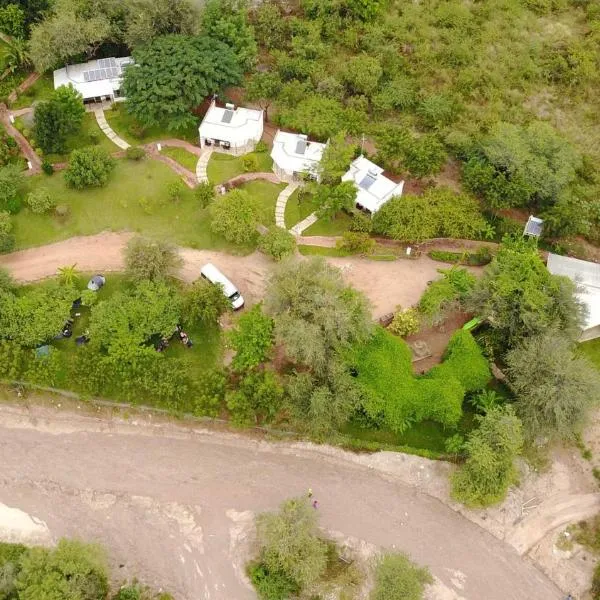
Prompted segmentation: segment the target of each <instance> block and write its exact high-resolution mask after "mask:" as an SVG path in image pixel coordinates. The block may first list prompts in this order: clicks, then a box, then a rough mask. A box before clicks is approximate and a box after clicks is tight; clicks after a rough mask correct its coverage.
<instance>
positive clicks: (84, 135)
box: [15, 113, 119, 163]
mask: <svg viewBox="0 0 600 600" xmlns="http://www.w3.org/2000/svg"><path fill="white" fill-rule="evenodd" d="M15 127H16V128H17V129H19V131H21V132H22V133H23V135H24V136H25V137H26V138H27V139H28V140H29V141H30V142H31V143H32V145H34V146H35V142H34V141H33V137H32V134H31V129H29V128H28V126H27V125H26V122H25V119H24V118H23V117H17V118H16V119H15ZM85 146H100V147H102V148H104V149H105V150H106V151H107V152H116V151H117V150H119V147H118V146H116V145H115V144H113V143H112V142H111V141H110V140H109V139H108V138H107V137H106V136H105V135H104V133H102V130H101V129H100V127H99V126H98V123H97V122H96V117H95V116H94V115H93V114H92V113H85V115H84V117H83V122H82V124H81V131H79V132H78V133H76V134H75V135H72V136H70V137H69V138H68V139H67V143H66V151H65V152H64V154H47V155H45V158H47V159H48V160H49V161H50V162H51V163H60V162H67V161H68V160H69V154H70V153H71V152H73V150H77V149H78V148H84V147H85Z"/></svg>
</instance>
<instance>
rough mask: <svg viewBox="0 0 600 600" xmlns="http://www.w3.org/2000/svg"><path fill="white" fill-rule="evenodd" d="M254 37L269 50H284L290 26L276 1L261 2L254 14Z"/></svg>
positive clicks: (255, 8)
mask: <svg viewBox="0 0 600 600" xmlns="http://www.w3.org/2000/svg"><path fill="white" fill-rule="evenodd" d="M252 24H253V26H254V37H255V39H256V41H257V42H258V43H259V45H260V46H261V47H263V48H266V49H267V50H270V49H272V48H283V47H284V46H285V44H286V42H287V41H288V40H289V34H290V31H289V29H290V28H289V25H288V21H287V20H286V19H285V18H284V15H283V11H282V9H281V6H280V4H279V3H278V2H277V1H276V0H275V1H273V0H269V1H268V2H261V3H260V4H258V5H256V6H255V7H254V11H253V13H252Z"/></svg>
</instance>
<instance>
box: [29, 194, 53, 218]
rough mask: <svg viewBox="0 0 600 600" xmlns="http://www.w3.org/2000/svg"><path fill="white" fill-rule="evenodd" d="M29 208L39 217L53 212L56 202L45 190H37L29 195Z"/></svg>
mask: <svg viewBox="0 0 600 600" xmlns="http://www.w3.org/2000/svg"><path fill="white" fill-rule="evenodd" d="M27 206H29V209H30V210H31V212H33V213H36V214H38V215H41V214H44V213H46V212H49V211H51V210H52V209H53V208H54V207H55V206H56V202H55V200H54V198H52V197H51V196H50V193H49V192H48V190H47V189H45V188H37V189H35V190H33V191H32V192H29V194H28V195H27Z"/></svg>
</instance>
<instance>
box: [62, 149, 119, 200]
mask: <svg viewBox="0 0 600 600" xmlns="http://www.w3.org/2000/svg"><path fill="white" fill-rule="evenodd" d="M114 167H115V161H114V160H113V159H112V158H111V157H110V155H109V154H108V152H107V151H106V150H104V149H103V148H101V147H98V146H88V147H86V148H81V149H79V150H73V152H72V153H71V158H70V160H69V166H68V168H67V170H66V171H65V181H66V182H67V185H69V186H70V187H73V188H75V189H78V190H80V189H84V188H86V187H103V186H105V185H106V184H107V183H108V178H109V176H110V173H111V171H112V170H113V169H114Z"/></svg>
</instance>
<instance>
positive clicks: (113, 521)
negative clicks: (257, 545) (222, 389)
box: [0, 404, 562, 600]
mask: <svg viewBox="0 0 600 600" xmlns="http://www.w3.org/2000/svg"><path fill="white" fill-rule="evenodd" d="M0 456H1V457H2V460H1V462H0V465H1V466H0V473H1V477H0V537H3V538H7V537H12V538H13V539H19V532H18V531H15V529H16V525H15V523H14V521H15V520H14V519H12V520H11V519H9V520H8V521H7V519H6V518H5V517H6V516H7V515H8V516H9V517H13V516H14V515H19V518H18V521H19V522H22V523H24V526H23V529H24V532H25V534H27V535H33V536H34V538H35V539H36V540H37V541H38V542H40V541H41V542H50V541H54V540H56V539H57V538H58V537H60V536H78V537H81V538H84V539H88V540H98V541H101V542H103V543H104V544H105V545H107V546H108V548H109V549H110V552H111V555H112V557H113V560H114V565H113V566H114V568H115V569H116V573H117V577H118V578H123V579H124V578H126V577H130V576H133V575H136V574H137V575H138V576H139V577H140V578H141V579H142V580H143V581H146V582H147V583H150V584H153V585H155V586H160V585H163V586H165V588H166V589H168V590H170V591H171V592H172V593H174V595H175V597H176V598H177V600H198V599H199V598H202V599H203V600H233V599H235V600H245V599H248V600H250V599H252V598H255V595H254V592H253V591H252V590H251V588H250V587H249V585H248V583H247V581H246V579H245V576H244V574H243V565H244V563H245V561H246V560H247V555H248V549H249V543H248V542H249V539H251V532H252V525H251V524H252V518H253V515H254V514H256V513H257V512H261V511H264V510H271V509H274V508H275V507H276V506H277V505H278V503H279V502H281V501H282V500H283V499H285V498H287V497H290V496H293V495H301V494H304V493H305V492H306V489H307V488H308V487H309V486H310V487H312V489H313V490H314V493H315V497H316V498H317V499H318V500H319V503H320V507H319V511H320V517H321V523H322V525H323V527H325V528H326V529H328V530H330V531H332V532H338V535H339V536H341V537H342V538H343V539H351V540H354V541H355V543H358V544H360V545H361V547H363V548H364V547H386V548H396V549H399V550H404V551H407V552H409V553H410V554H411V555H412V556H413V558H414V559H415V560H416V561H418V562H419V563H422V564H426V565H429V567H430V568H431V570H432V572H433V574H434V575H435V577H436V578H437V579H438V586H437V587H436V590H437V592H436V593H435V594H434V595H430V598H431V599H432V600H433V599H435V600H483V599H485V600H560V599H561V597H562V596H561V593H560V592H559V590H558V589H557V588H556V587H555V586H554V585H553V584H552V583H550V581H549V580H548V579H547V578H546V577H545V576H543V575H542V574H541V573H540V572H539V571H538V570H537V569H536V568H535V567H534V566H533V565H532V564H531V563H530V562H529V561H528V560H526V559H522V558H521V557H519V555H518V554H517V553H516V551H515V550H514V549H513V548H511V547H509V546H508V545H506V544H504V543H503V542H501V541H500V540H498V539H497V538H495V537H493V536H492V535H490V534H488V533H487V532H485V531H483V530H482V529H480V528H479V527H478V526H476V525H475V524H473V523H472V522H470V521H468V520H467V519H465V518H464V517H462V516H460V515H459V514H458V513H456V512H454V511H452V510H451V509H449V508H448V507H447V506H445V505H444V504H442V503H441V502H439V501H438V500H436V499H434V498H432V497H431V496H429V495H427V494H424V493H422V492H420V491H419V490H418V489H417V488H415V487H413V486H411V485H407V484H405V483H402V482H401V481H400V479H398V478H396V477H395V476H394V475H392V474H391V473H389V472H388V473H387V474H385V475H383V474H382V473H380V472H379V471H378V461H379V463H381V461H385V460H386V456H388V459H387V460H394V461H398V460H404V459H402V456H401V455H400V456H398V455H395V454H390V453H380V454H379V455H375V456H373V457H370V456H368V455H353V454H350V453H344V452H341V451H339V450H334V449H328V448H327V447H324V448H319V449H315V448H314V447H311V446H310V445H307V444H289V443H287V444H286V443H268V442H265V441H260V440H251V439H249V438H247V437H242V436H238V435H233V434H225V433H217V432H215V431H212V432H209V431H203V430H200V429H196V430H192V429H188V428H184V427H182V426H177V425H173V424H168V423H161V424H156V425H153V424H152V423H149V422H147V421H142V420H139V419H138V418H137V417H136V419H130V420H128V421H122V420H117V419H114V418H113V419H112V420H104V419H102V418H99V417H94V416H90V415H88V414H84V413H83V412H79V413H72V412H67V411H65V412H63V411H57V410H56V409H52V408H42V407H39V406H35V407H32V408H31V409H30V410H29V411H28V410H27V409H26V408H22V407H14V406H10V405H6V404H3V405H0ZM410 458H411V457H406V460H408V459H410ZM419 460H421V459H419ZM432 468H439V469H442V470H443V469H446V468H447V466H446V465H443V464H440V463H434V465H433V467H432ZM2 505H4V506H2ZM17 511H21V512H17ZM3 517H4V521H3ZM32 532H33V533H32ZM27 535H23V536H22V537H24V538H26V537H27ZM438 592H439V593H438Z"/></svg>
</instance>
